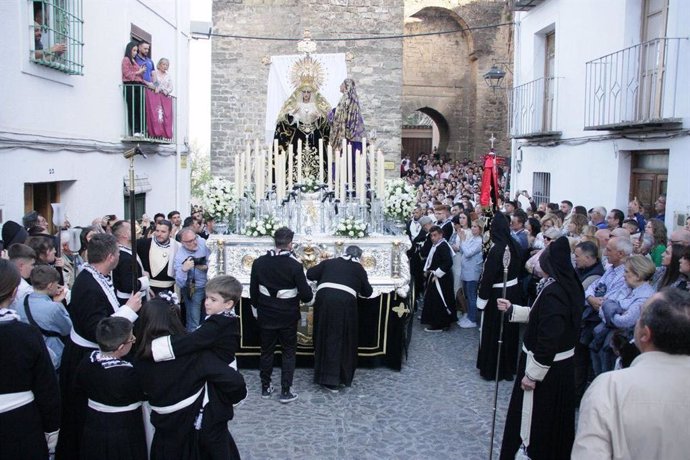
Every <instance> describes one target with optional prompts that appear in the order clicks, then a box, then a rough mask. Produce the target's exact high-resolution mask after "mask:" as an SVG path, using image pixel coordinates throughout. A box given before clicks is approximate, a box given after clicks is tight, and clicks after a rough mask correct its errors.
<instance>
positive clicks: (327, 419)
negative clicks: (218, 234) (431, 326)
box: [230, 320, 513, 459]
mask: <svg viewBox="0 0 690 460" xmlns="http://www.w3.org/2000/svg"><path fill="white" fill-rule="evenodd" d="M478 336H479V333H478V331H477V330H476V329H460V328H458V327H457V326H456V325H453V327H452V328H451V330H450V331H448V332H445V333H442V334H429V333H425V332H424V331H423V328H422V327H421V326H420V325H419V321H418V320H415V324H414V326H413V331H412V341H411V343H410V350H409V359H408V360H407V362H406V363H404V365H403V369H402V371H400V372H396V371H393V370H390V369H387V368H375V369H358V370H357V372H356V373H355V379H354V382H353V384H352V387H350V388H344V389H342V390H341V391H340V393H338V394H332V393H330V392H328V391H326V390H324V389H322V388H321V387H319V386H317V385H315V384H313V383H312V371H311V369H305V368H298V369H297V370H296V372H295V380H294V385H293V389H294V391H296V392H297V393H299V399H298V400H297V401H295V402H293V403H290V404H280V403H279V402H278V395H277V394H276V393H274V395H273V397H272V398H271V399H270V400H264V399H261V396H260V387H261V384H260V380H259V372H258V370H254V369H245V370H242V373H243V375H244V377H245V379H246V381H247V388H248V391H249V395H248V397H247V399H246V400H245V402H244V403H243V405H242V406H240V407H238V408H237V410H236V412H235V418H234V420H233V421H232V422H231V424H230V429H231V432H232V434H233V437H234V438H235V442H236V443H237V445H238V447H239V449H240V452H241V454H242V458H244V459H297V458H302V459H304V458H307V459H450V458H452V459H486V458H487V457H488V450H489V439H490V432H491V416H492V401H493V394H494V383H493V382H486V381H484V380H483V379H482V378H481V377H479V373H478V371H477V369H476V368H475V359H476V355H477V341H478ZM279 382H280V369H279V368H275V369H274V372H273V383H274V385H276V384H277V385H278V386H279ZM512 384H513V382H505V381H503V382H501V383H500V386H499V404H498V416H497V429H496V444H495V446H496V447H495V449H494V450H495V452H494V456H495V457H496V458H497V449H498V448H499V446H500V439H501V438H502V435H503V422H504V419H505V413H506V408H507V404H508V400H509V398H510V392H511V389H512Z"/></svg>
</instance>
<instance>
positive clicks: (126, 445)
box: [76, 316, 147, 460]
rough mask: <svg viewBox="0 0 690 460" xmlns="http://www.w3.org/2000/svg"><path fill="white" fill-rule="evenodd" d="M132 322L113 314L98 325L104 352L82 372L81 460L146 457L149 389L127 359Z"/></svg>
mask: <svg viewBox="0 0 690 460" xmlns="http://www.w3.org/2000/svg"><path fill="white" fill-rule="evenodd" d="M135 340H136V339H135V337H134V335H133V334H132V323H131V322H130V321H129V320H128V319H126V318H120V317H116V316H111V317H109V318H104V319H102V320H101V321H100V322H99V323H98V325H97V326H96V341H97V342H98V348H99V350H98V351H93V352H92V353H91V354H90V355H89V356H88V357H86V358H85V359H84V360H83V361H82V362H81V364H80V365H79V368H78V370H77V377H76V385H77V388H78V389H79V390H80V391H82V392H84V394H86V396H87V397H88V409H87V413H86V423H85V424H84V431H83V434H82V438H81V449H80V459H81V460H92V459H93V460H129V459H131V460H146V458H147V450H146V438H145V435H144V423H143V419H142V415H141V401H142V400H143V399H144V393H143V391H142V389H141V386H140V384H139V379H138V378H137V376H136V373H135V372H134V367H133V366H132V364H131V363H130V362H128V361H125V360H124V359H122V358H123V357H124V356H125V355H126V354H127V353H129V352H130V350H131V349H132V344H133V343H134V342H135Z"/></svg>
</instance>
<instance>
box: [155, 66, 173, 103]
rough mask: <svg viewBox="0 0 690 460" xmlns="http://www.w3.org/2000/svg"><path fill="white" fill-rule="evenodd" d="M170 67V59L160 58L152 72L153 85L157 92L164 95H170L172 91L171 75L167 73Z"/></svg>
mask: <svg viewBox="0 0 690 460" xmlns="http://www.w3.org/2000/svg"><path fill="white" fill-rule="evenodd" d="M169 68H170V61H168V59H166V58H160V59H159V60H158V65H157V66H156V70H155V71H154V72H153V74H152V79H153V85H154V86H155V87H156V92H157V93H163V94H164V95H165V96H170V95H171V94H172V92H173V82H172V77H171V76H170V74H169V73H168V69H169Z"/></svg>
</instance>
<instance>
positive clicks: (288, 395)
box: [280, 390, 297, 404]
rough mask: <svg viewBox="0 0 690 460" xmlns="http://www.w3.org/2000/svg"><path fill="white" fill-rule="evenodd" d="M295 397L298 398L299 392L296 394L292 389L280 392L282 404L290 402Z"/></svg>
mask: <svg viewBox="0 0 690 460" xmlns="http://www.w3.org/2000/svg"><path fill="white" fill-rule="evenodd" d="M295 399H297V394H296V393H293V392H292V391H290V390H287V391H282V392H281V393H280V402H281V403H282V404H287V403H289V402H292V401H294V400H295Z"/></svg>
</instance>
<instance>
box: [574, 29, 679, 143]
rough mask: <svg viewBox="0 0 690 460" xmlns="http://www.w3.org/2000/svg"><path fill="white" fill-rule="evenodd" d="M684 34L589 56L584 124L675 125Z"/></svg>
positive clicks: (621, 126)
mask: <svg viewBox="0 0 690 460" xmlns="http://www.w3.org/2000/svg"><path fill="white" fill-rule="evenodd" d="M687 43H688V39H687V38H658V39H655V40H650V41H648V42H644V43H640V44H639V45H635V46H631V47H629V48H625V49H622V50H620V51H616V52H615V53H611V54H608V55H606V56H603V57H600V58H599V59H594V60H593V61H589V62H587V66H586V70H587V73H586V80H585V129H586V130H616V129H631V128H632V129H635V128H654V127H657V128H658V127H679V126H680V125H681V124H682V121H681V119H680V117H679V116H678V114H677V113H676V99H677V95H676V90H677V85H678V68H679V61H680V59H681V56H682V59H687V53H688V50H687Z"/></svg>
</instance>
